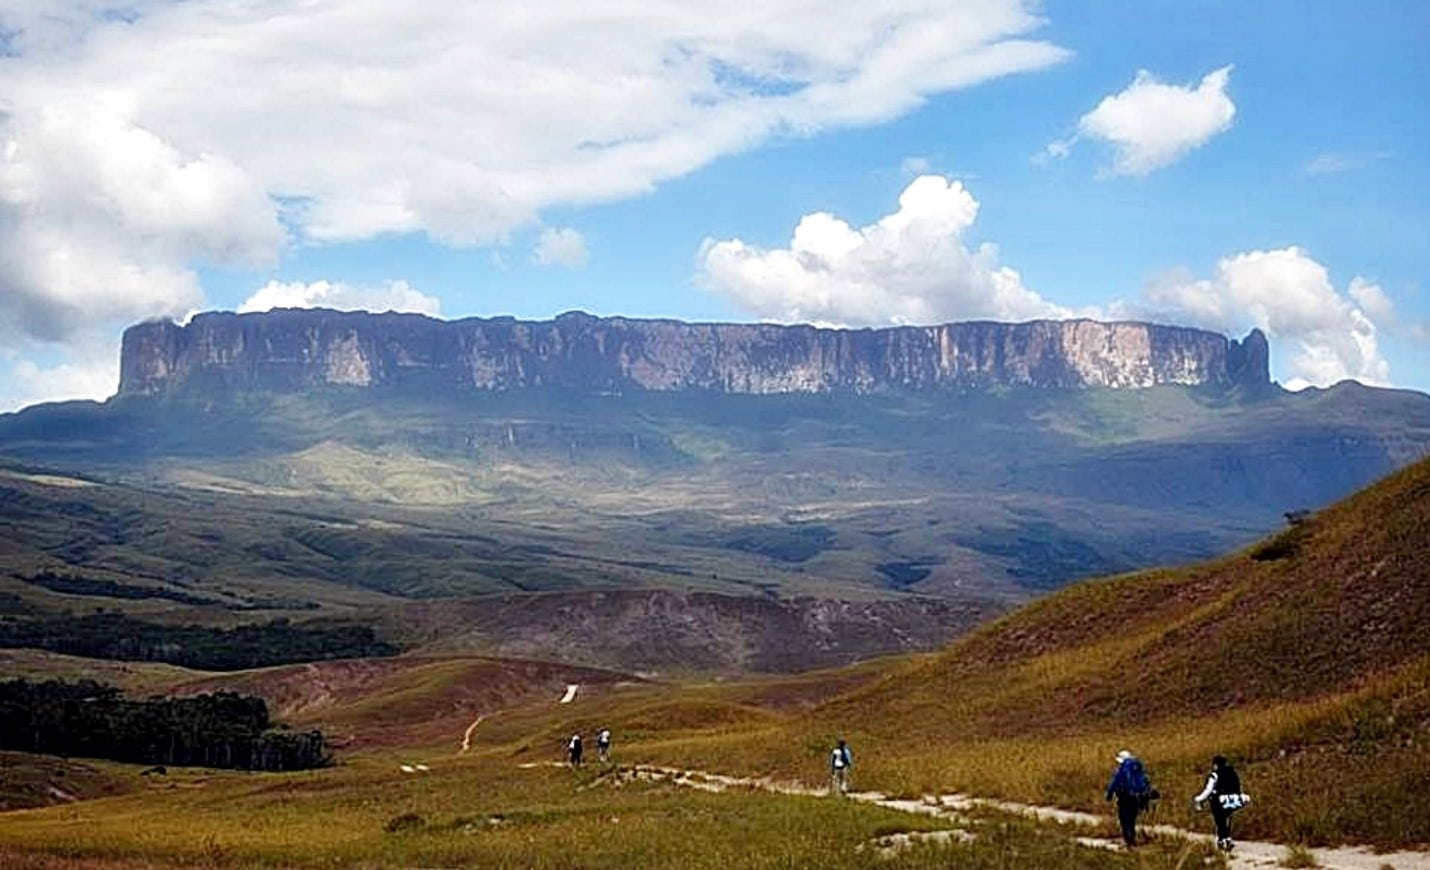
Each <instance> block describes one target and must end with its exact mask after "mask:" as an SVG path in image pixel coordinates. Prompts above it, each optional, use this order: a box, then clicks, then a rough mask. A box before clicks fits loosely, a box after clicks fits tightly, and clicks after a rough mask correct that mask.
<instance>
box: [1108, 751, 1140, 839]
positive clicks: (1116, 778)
mask: <svg viewBox="0 0 1430 870" xmlns="http://www.w3.org/2000/svg"><path fill="white" fill-rule="evenodd" d="M1147 791H1148V785H1147V770H1146V768H1145V767H1144V766H1143V764H1142V760H1141V759H1139V758H1138V757H1137V756H1135V755H1133V754H1132V753H1131V752H1128V751H1127V750H1126V749H1124V750H1122V751H1121V752H1119V753H1117V771H1116V772H1115V773H1113V774H1112V781H1111V782H1109V783H1108V784H1107V799H1108V800H1112V799H1113V798H1116V799H1117V823H1118V824H1119V825H1121V826H1122V841H1123V842H1124V843H1126V844H1127V848H1129V849H1130V848H1132V847H1133V846H1136V845H1137V815H1138V814H1139V813H1141V812H1142V810H1143V809H1145V808H1146V806H1147Z"/></svg>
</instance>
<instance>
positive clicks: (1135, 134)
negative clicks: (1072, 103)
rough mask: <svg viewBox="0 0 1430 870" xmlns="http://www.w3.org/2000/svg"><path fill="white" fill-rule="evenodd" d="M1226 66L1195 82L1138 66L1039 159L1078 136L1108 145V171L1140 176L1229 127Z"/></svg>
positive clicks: (1064, 150)
mask: <svg viewBox="0 0 1430 870" xmlns="http://www.w3.org/2000/svg"><path fill="white" fill-rule="evenodd" d="M1230 78H1231V67H1230V66H1224V67H1222V68H1221V69H1218V70H1214V71H1212V72H1210V73H1208V74H1207V75H1206V76H1205V77H1204V78H1203V79H1202V80H1201V83H1200V84H1198V85H1196V86H1195V87H1193V86H1191V85H1187V86H1185V87H1184V86H1181V85H1169V84H1166V83H1164V82H1162V81H1159V80H1158V79H1157V77H1156V76H1154V75H1152V74H1151V73H1149V72H1147V71H1146V70H1140V71H1138V73H1137V76H1136V77H1135V78H1134V79H1133V80H1132V84H1130V85H1128V86H1127V88H1126V89H1125V90H1123V91H1122V92H1120V93H1116V94H1112V95H1110V96H1107V97H1104V98H1103V100H1102V102H1100V103H1098V104H1097V108H1095V109H1093V110H1092V111H1091V112H1088V113H1087V114H1086V115H1083V116H1082V118H1081V119H1080V120H1079V121H1078V125H1077V133H1076V135H1074V136H1073V137H1072V138H1069V139H1064V140H1060V141H1057V142H1053V143H1051V144H1049V145H1048V147H1047V149H1046V151H1045V157H1051V158H1061V157H1066V156H1067V155H1068V154H1069V153H1070V152H1071V150H1072V148H1073V146H1074V145H1075V144H1076V143H1077V142H1078V141H1079V140H1080V139H1095V140H1097V141H1100V142H1105V143H1107V144H1108V145H1110V146H1112V149H1113V158H1112V165H1111V166H1109V167H1107V168H1106V169H1105V170H1103V171H1104V172H1105V173H1106V174H1110V175H1146V174H1148V173H1150V172H1152V171H1154V170H1157V169H1161V168H1162V167H1164V166H1167V165H1169V164H1171V163H1174V162H1176V161H1177V160H1179V159H1181V158H1182V157H1184V156H1185V155H1186V154H1187V153H1188V152H1190V151H1191V150H1192V149H1194V148H1199V147H1201V146H1202V145H1204V144H1206V143H1207V141H1209V140H1210V139H1211V138H1212V137H1213V136H1215V135H1217V134H1218V133H1222V132H1224V131H1226V130H1227V129H1229V128H1230V127H1231V121H1232V118H1233V116H1235V115H1236V104H1234V103H1233V102H1232V101H1231V98H1230V97H1228V96H1227V95H1226V86H1227V83H1228V81H1229V80H1230Z"/></svg>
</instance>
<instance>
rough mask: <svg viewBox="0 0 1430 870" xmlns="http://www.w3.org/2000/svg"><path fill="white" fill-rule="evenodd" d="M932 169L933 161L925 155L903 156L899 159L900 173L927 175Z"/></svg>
mask: <svg viewBox="0 0 1430 870" xmlns="http://www.w3.org/2000/svg"><path fill="white" fill-rule="evenodd" d="M932 170H933V161H931V160H929V159H928V158H927V157H905V158H904V159H903V160H900V161H899V174H900V175H927V174H928V173H929V172H930V171H932Z"/></svg>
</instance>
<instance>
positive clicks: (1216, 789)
mask: <svg viewBox="0 0 1430 870" xmlns="http://www.w3.org/2000/svg"><path fill="white" fill-rule="evenodd" d="M1249 803H1251V796H1250V795H1248V794H1246V793H1245V792H1243V791H1242V790H1241V777H1240V776H1238V775H1237V772H1236V768H1234V767H1232V766H1231V762H1229V761H1227V760H1226V756H1223V755H1218V756H1215V757H1213V758H1212V772H1211V773H1210V774H1208V775H1207V783H1206V785H1205V786H1203V788H1202V790H1201V793H1200V794H1198V795H1197V796H1196V797H1194V798H1192V808H1193V809H1197V810H1199V809H1201V808H1202V805H1203V804H1206V805H1207V807H1208V808H1209V809H1210V810H1211V813H1212V821H1213V822H1215V823H1216V847H1217V848H1218V849H1221V850H1222V851H1224V852H1230V851H1231V850H1232V847H1233V846H1234V845H1235V843H1233V842H1232V839H1231V814H1232V813H1234V812H1236V811H1237V810H1239V809H1241V808H1242V807H1244V806H1246V805H1247V804H1249Z"/></svg>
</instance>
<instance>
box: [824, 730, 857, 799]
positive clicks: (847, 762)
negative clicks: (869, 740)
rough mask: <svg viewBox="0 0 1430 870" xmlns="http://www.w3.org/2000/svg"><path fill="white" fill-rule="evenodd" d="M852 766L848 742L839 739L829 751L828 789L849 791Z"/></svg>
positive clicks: (852, 760)
mask: <svg viewBox="0 0 1430 870" xmlns="http://www.w3.org/2000/svg"><path fill="white" fill-rule="evenodd" d="M853 767H854V754H853V753H852V752H850V751H849V744H847V743H845V742H844V740H843V739H840V741H839V745H838V746H836V747H834V751H833V752H831V753H829V790H830V791H831V792H834V791H838V792H839V793H840V794H844V793H846V792H848V791H849V772H850V770H852V769H853Z"/></svg>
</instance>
